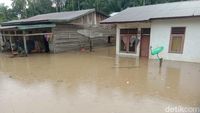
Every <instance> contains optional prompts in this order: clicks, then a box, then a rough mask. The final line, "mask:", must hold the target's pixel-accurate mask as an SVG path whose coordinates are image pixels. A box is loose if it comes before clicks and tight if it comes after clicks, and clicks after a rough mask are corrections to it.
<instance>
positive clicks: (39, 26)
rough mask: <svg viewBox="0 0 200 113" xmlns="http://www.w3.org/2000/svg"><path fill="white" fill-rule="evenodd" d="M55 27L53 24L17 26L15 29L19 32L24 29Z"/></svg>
mask: <svg viewBox="0 0 200 113" xmlns="http://www.w3.org/2000/svg"><path fill="white" fill-rule="evenodd" d="M55 26H56V25H55V24H37V25H20V26H17V28H18V29H20V30H25V29H36V28H50V27H55Z"/></svg>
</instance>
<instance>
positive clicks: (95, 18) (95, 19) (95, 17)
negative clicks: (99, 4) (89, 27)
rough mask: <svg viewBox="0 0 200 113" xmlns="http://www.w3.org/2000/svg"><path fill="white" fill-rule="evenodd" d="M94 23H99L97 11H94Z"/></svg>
mask: <svg viewBox="0 0 200 113" xmlns="http://www.w3.org/2000/svg"><path fill="white" fill-rule="evenodd" d="M94 25H97V14H96V12H95V13H94Z"/></svg>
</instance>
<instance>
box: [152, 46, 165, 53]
mask: <svg viewBox="0 0 200 113" xmlns="http://www.w3.org/2000/svg"><path fill="white" fill-rule="evenodd" d="M163 49H164V47H163V46H161V47H158V48H155V49H153V50H151V55H156V54H159V53H160V52H162V51H163Z"/></svg>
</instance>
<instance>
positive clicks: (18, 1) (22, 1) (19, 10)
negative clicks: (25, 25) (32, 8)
mask: <svg viewBox="0 0 200 113" xmlns="http://www.w3.org/2000/svg"><path fill="white" fill-rule="evenodd" d="M26 7H27V1H26V0H12V9H13V11H14V12H15V13H16V14H17V15H20V16H21V18H26V17H27V12H26Z"/></svg>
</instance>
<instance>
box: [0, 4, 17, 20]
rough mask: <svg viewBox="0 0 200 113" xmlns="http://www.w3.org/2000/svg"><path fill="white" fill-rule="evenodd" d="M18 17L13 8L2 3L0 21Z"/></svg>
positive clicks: (0, 5)
mask: <svg viewBox="0 0 200 113" xmlns="http://www.w3.org/2000/svg"><path fill="white" fill-rule="evenodd" d="M16 18H17V17H16V16H15V14H14V11H13V10H12V9H9V8H8V7H7V6H5V5H4V4H0V23H1V22H4V21H8V20H12V19H16Z"/></svg>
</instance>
